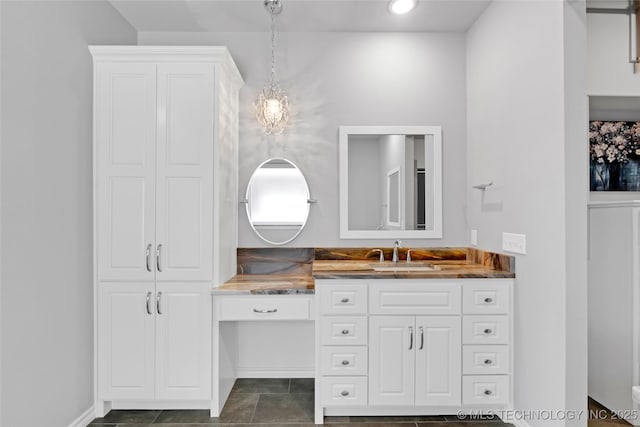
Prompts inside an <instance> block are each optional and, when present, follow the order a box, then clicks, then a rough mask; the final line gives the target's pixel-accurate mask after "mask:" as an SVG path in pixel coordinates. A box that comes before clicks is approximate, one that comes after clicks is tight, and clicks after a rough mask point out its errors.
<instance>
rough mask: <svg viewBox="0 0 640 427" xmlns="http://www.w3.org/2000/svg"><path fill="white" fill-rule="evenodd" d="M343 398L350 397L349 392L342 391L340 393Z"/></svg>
mask: <svg viewBox="0 0 640 427" xmlns="http://www.w3.org/2000/svg"><path fill="white" fill-rule="evenodd" d="M340 395H341V396H349V392H348V391H347V390H342V392H341V393H340Z"/></svg>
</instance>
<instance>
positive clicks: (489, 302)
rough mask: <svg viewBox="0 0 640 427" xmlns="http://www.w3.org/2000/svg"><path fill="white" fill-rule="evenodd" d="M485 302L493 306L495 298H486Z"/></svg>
mask: <svg viewBox="0 0 640 427" xmlns="http://www.w3.org/2000/svg"><path fill="white" fill-rule="evenodd" d="M484 302H485V303H487V304H491V303H492V302H493V298H491V297H486V298H485V299H484Z"/></svg>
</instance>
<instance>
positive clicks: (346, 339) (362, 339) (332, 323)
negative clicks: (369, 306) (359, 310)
mask: <svg viewBox="0 0 640 427" xmlns="http://www.w3.org/2000/svg"><path fill="white" fill-rule="evenodd" d="M320 343H321V344H322V345H366V344H367V318H366V317H365V316H335V317H323V318H322V319H320Z"/></svg>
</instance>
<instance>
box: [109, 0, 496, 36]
mask: <svg viewBox="0 0 640 427" xmlns="http://www.w3.org/2000/svg"><path fill="white" fill-rule="evenodd" d="M110 2H111V4H112V5H113V6H114V7H115V8H116V9H117V10H118V11H119V12H120V13H121V14H122V16H124V18H125V19H126V20H127V21H129V23H130V24H131V25H132V26H133V27H134V28H135V29H136V30H138V31H139V32H146V31H150V32H151V31H159V32H167V31H180V32H182V31H184V32H200V31H202V32H254V31H255V32H262V31H268V30H269V18H268V16H269V15H268V14H267V12H266V11H265V9H264V7H263V0H110ZM490 2H491V0H419V4H418V7H417V8H416V9H415V10H413V11H412V12H411V13H408V14H407V15H393V14H391V13H390V12H389V11H388V9H387V6H388V0H282V3H283V11H282V13H281V14H280V15H278V19H277V30H278V31H291V32H303V31H309V32H316V31H318V32H322V31H336V32H342V31H345V32H349V31H355V32H358V31H466V30H467V29H468V28H469V27H470V26H471V25H472V24H473V23H474V22H475V20H476V19H477V18H478V17H479V16H480V15H481V14H482V12H484V10H485V9H486V8H487V6H488V5H489V3H490Z"/></svg>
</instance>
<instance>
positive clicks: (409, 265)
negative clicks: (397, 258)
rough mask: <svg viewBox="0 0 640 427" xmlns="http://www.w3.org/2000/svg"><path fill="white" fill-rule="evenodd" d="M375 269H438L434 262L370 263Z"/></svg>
mask: <svg viewBox="0 0 640 427" xmlns="http://www.w3.org/2000/svg"><path fill="white" fill-rule="evenodd" d="M369 266H370V267H371V268H372V269H373V271H433V270H438V267H436V266H435V265H433V264H429V263H426V262H418V261H414V262H380V263H376V264H369Z"/></svg>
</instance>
